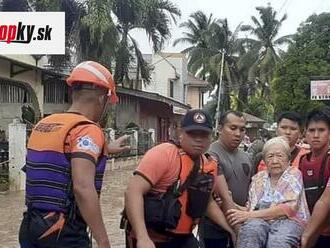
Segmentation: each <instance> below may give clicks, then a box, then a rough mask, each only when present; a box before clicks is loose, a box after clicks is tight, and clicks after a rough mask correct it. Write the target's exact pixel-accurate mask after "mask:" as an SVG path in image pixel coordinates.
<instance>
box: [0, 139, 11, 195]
mask: <svg viewBox="0 0 330 248" xmlns="http://www.w3.org/2000/svg"><path fill="white" fill-rule="evenodd" d="M8 187H9V149H8V142H0V191H5V190H7V189H8Z"/></svg>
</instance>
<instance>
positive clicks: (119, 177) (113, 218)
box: [0, 166, 134, 248]
mask: <svg viewBox="0 0 330 248" xmlns="http://www.w3.org/2000/svg"><path fill="white" fill-rule="evenodd" d="M133 167H134V166H130V167H126V168H123V169H117V170H113V171H106V174H105V177H104V186H103V191H102V196H101V204H102V211H103V216H104V222H105V225H106V228H107V231H108V234H109V236H110V240H111V247H112V248H124V233H123V231H122V230H120V229H119V221H120V212H121V211H122V209H123V205H124V190H125V188H126V185H127V182H128V179H129V177H130V176H131V175H132V171H133ZM24 209H25V207H24V192H13V193H12V192H11V193H9V194H5V195H1V194H0V247H1V248H17V247H19V245H18V241H17V240H18V236H17V233H18V229H19V225H20V221H21V219H22V213H23V211H24ZM95 247H96V246H95Z"/></svg>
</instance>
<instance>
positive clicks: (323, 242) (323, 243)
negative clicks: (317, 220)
mask: <svg viewBox="0 0 330 248" xmlns="http://www.w3.org/2000/svg"><path fill="white" fill-rule="evenodd" d="M329 247H330V236H323V235H321V236H320V237H319V238H318V240H317V242H316V244H315V246H314V248H329Z"/></svg>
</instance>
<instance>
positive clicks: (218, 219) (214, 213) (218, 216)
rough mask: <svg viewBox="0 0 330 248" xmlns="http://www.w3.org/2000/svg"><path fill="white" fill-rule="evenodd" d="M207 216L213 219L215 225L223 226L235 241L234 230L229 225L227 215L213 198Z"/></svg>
mask: <svg viewBox="0 0 330 248" xmlns="http://www.w3.org/2000/svg"><path fill="white" fill-rule="evenodd" d="M206 216H207V217H208V218H209V219H211V220H212V221H213V222H214V223H215V224H217V225H219V226H221V227H222V228H223V229H225V230H226V231H227V232H229V233H230V234H231V236H232V238H234V240H235V234H234V231H233V229H232V228H231V227H230V226H229V225H228V223H227V221H226V218H225V215H224V214H223V212H222V211H221V209H220V208H219V207H218V205H217V203H216V202H215V201H214V199H213V197H211V198H210V201H209V204H208V206H207V209H206Z"/></svg>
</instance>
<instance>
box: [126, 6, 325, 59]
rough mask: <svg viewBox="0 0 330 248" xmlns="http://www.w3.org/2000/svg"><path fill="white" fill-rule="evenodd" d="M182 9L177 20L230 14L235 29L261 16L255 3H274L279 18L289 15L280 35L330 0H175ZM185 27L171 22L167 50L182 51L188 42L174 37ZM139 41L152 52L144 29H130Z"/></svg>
mask: <svg viewBox="0 0 330 248" xmlns="http://www.w3.org/2000/svg"><path fill="white" fill-rule="evenodd" d="M172 2H173V3H175V4H176V5H177V6H178V8H179V9H180V10H181V13H182V16H181V19H180V20H178V24H180V23H182V22H184V21H186V20H187V19H188V17H189V15H190V14H191V13H193V12H195V11H197V10H202V11H203V12H204V13H206V14H207V15H209V14H211V13H212V14H213V16H214V17H216V18H227V19H228V23H229V26H230V28H231V30H232V31H233V30H234V29H235V27H236V26H237V25H239V24H240V23H241V22H243V23H244V24H251V16H252V15H254V16H258V12H257V11H256V9H255V7H257V6H267V3H270V4H271V6H272V7H273V8H274V9H275V10H276V11H277V13H278V19H280V18H281V17H282V16H283V15H284V14H287V15H288V18H287V20H286V21H284V23H283V25H282V28H281V30H280V34H279V35H280V36H282V35H287V34H292V33H295V31H296V30H297V28H298V26H299V24H300V23H301V22H303V21H304V20H306V18H307V17H308V16H310V15H311V14H313V13H316V14H319V13H322V12H330V0H228V1H224V0H172ZM183 31H184V29H182V28H179V27H178V26H175V25H174V24H173V25H172V38H171V40H169V41H168V42H167V44H166V46H165V49H164V50H165V51H166V52H179V51H181V50H182V49H183V48H184V47H185V46H184V45H180V46H179V45H177V46H176V47H173V46H172V44H173V40H175V39H177V38H180V37H182V32H183ZM131 34H132V35H133V36H134V37H135V38H136V39H137V40H138V42H139V45H140V48H141V50H142V52H143V53H151V52H152V49H151V46H150V45H149V42H148V38H147V37H146V35H145V33H144V31H140V30H135V31H133V32H132V33H131Z"/></svg>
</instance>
